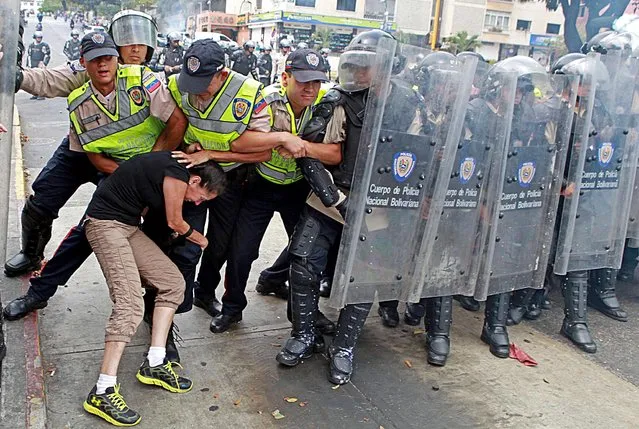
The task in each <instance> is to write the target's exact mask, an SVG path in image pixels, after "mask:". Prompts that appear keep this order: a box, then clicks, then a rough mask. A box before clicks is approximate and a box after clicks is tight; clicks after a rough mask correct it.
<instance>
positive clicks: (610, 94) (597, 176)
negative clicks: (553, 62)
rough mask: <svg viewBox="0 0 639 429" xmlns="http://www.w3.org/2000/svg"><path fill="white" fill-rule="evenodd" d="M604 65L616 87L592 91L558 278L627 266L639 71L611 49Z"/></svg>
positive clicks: (576, 154)
mask: <svg viewBox="0 0 639 429" xmlns="http://www.w3.org/2000/svg"><path fill="white" fill-rule="evenodd" d="M601 62H602V63H603V64H604V65H605V69H606V72H607V73H608V75H609V78H610V84H609V85H608V86H598V87H597V89H596V90H594V91H593V89H592V88H591V90H590V92H594V95H591V102H592V104H593V106H592V114H591V119H590V121H589V122H585V121H583V120H582V121H580V122H581V123H579V127H580V129H579V133H577V132H575V140H576V142H575V143H573V145H572V152H571V163H570V165H569V168H568V175H567V179H566V181H567V183H569V184H574V190H573V191H572V193H571V195H570V196H566V197H565V198H564V201H563V209H562V212H561V224H560V228H559V233H558V237H557V255H556V258H555V268H554V270H555V273H556V274H566V273H567V272H571V271H580V270H591V269H598V268H615V269H617V268H619V267H620V266H621V258H622V256H623V249H624V243H625V238H626V229H627V219H628V213H629V210H630V200H631V193H632V188H633V186H634V181H635V174H636V167H637V153H636V138H634V137H633V136H632V135H631V132H632V131H633V130H631V129H630V128H629V126H630V123H629V116H630V114H629V113H630V112H631V107H632V98H633V95H634V94H633V91H632V88H634V79H635V76H636V75H637V72H638V71H639V69H638V63H637V60H636V59H633V58H628V57H627V54H624V53H623V52H621V51H619V52H614V51H612V52H611V51H609V52H608V53H607V54H605V55H602V56H601ZM629 89H630V90H629ZM578 137H579V138H580V140H577V138H578Z"/></svg>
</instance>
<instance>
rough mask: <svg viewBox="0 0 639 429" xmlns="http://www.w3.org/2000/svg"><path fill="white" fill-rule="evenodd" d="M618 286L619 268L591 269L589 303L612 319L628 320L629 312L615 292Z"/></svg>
mask: <svg viewBox="0 0 639 429" xmlns="http://www.w3.org/2000/svg"><path fill="white" fill-rule="evenodd" d="M616 286H617V270H613V269H611V268H602V269H600V270H591V271H590V290H589V291H588V305H589V306H591V307H592V308H594V309H596V310H599V311H601V312H602V313H603V314H605V315H606V316H608V317H610V318H612V319H615V320H618V321H620V322H627V321H628V313H626V311H625V310H624V309H622V308H621V305H620V304H619V300H618V299H617V294H616V293H615V287H616Z"/></svg>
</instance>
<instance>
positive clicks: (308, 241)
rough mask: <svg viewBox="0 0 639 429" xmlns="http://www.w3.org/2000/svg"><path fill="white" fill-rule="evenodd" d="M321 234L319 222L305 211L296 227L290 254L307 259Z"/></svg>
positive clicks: (289, 248) (289, 250)
mask: <svg viewBox="0 0 639 429" xmlns="http://www.w3.org/2000/svg"><path fill="white" fill-rule="evenodd" d="M319 232H320V224H319V222H318V221H317V219H315V218H314V217H313V216H310V215H308V214H307V212H306V211H305V212H304V213H303V214H302V217H301V218H300V220H299V221H298V222H297V225H296V226H295V231H294V232H293V236H292V237H291V244H290V245H289V247H288V252H289V253H290V254H291V255H293V256H297V257H299V258H307V257H308V256H309V255H310V254H311V250H312V249H313V246H314V245H315V240H317V236H318V235H319Z"/></svg>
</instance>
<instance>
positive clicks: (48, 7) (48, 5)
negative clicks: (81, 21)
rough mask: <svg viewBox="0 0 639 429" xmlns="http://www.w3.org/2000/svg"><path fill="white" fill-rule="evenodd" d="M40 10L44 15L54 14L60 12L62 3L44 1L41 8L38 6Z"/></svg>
mask: <svg viewBox="0 0 639 429" xmlns="http://www.w3.org/2000/svg"><path fill="white" fill-rule="evenodd" d="M40 10H41V11H42V12H44V13H49V12H51V13H52V12H56V11H58V10H62V1H61V0H44V1H43V2H42V6H40Z"/></svg>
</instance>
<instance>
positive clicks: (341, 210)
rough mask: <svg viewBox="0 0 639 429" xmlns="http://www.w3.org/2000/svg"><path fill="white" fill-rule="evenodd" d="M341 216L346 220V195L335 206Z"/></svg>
mask: <svg viewBox="0 0 639 429" xmlns="http://www.w3.org/2000/svg"><path fill="white" fill-rule="evenodd" d="M335 208H336V209H337V211H338V212H339V214H341V215H342V218H343V219H344V220H346V210H347V209H348V197H346V198H344V201H342V202H341V203H339V204H338V205H336V206H335Z"/></svg>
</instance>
